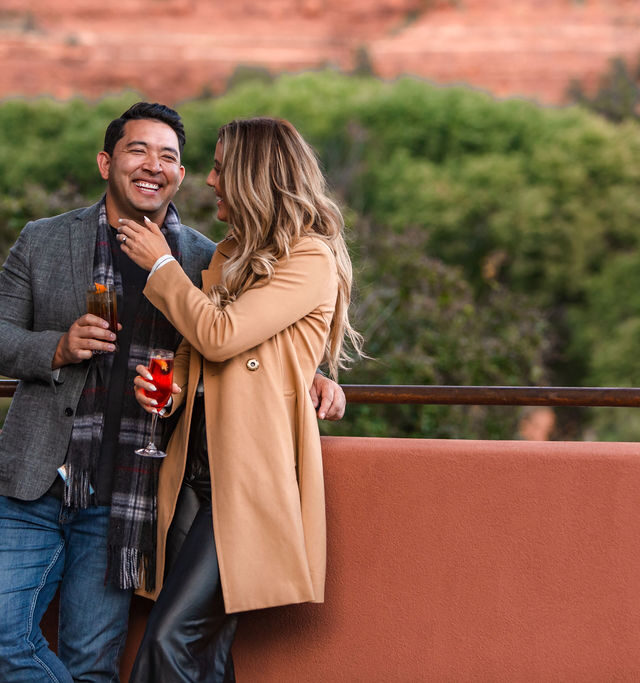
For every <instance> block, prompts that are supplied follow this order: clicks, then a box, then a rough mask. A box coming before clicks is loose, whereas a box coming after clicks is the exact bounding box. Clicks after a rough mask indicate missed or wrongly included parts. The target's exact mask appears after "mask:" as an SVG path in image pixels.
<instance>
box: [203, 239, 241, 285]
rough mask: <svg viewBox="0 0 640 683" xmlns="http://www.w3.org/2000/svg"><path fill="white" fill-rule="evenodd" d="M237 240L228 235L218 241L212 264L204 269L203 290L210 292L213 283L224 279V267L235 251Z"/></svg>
mask: <svg viewBox="0 0 640 683" xmlns="http://www.w3.org/2000/svg"><path fill="white" fill-rule="evenodd" d="M235 247H236V241H235V240H234V239H233V238H232V237H226V238H225V239H223V240H222V242H218V245H217V246H216V250H215V253H214V254H213V258H212V259H211V264H210V266H209V267H208V268H207V269H206V270H203V271H202V291H203V292H208V291H209V290H210V289H211V287H212V286H213V285H217V284H218V283H219V282H220V281H221V279H222V267H223V266H224V264H225V263H226V261H227V259H228V258H229V256H231V254H232V253H233V250H234V249H235Z"/></svg>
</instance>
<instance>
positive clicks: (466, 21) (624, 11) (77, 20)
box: [0, 0, 640, 103]
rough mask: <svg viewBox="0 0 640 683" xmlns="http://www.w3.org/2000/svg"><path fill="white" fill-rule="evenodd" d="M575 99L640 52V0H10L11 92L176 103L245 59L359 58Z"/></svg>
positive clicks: (219, 81) (280, 64)
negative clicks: (124, 94)
mask: <svg viewBox="0 0 640 683" xmlns="http://www.w3.org/2000/svg"><path fill="white" fill-rule="evenodd" d="M363 49H364V50H366V54H367V55H368V57H369V62H370V64H371V66H372V67H373V70H374V72H375V73H376V74H378V75H379V76H381V77H383V78H394V77H396V76H398V75H400V74H415V75H417V76H420V77H424V78H426V79H429V80H431V81H434V82H437V83H465V84H468V85H472V86H475V87H478V88H482V89H485V90H488V91H490V92H492V93H494V94H496V95H498V96H525V97H531V98H534V99H537V100H538V101H540V102H544V103H560V102H562V101H563V98H564V95H565V92H566V88H567V85H568V83H569V81H570V79H571V78H579V79H581V80H583V81H584V82H586V83H588V84H589V83H590V84H593V83H594V82H595V80H596V78H597V76H598V75H599V74H600V73H602V72H603V71H605V70H606V68H607V61H608V59H609V58H611V57H615V56H623V57H626V58H629V59H632V60H634V61H635V60H636V59H637V58H638V55H640V2H639V1H638V0H262V1H261V2H259V1H258V0H145V2H142V0H111V2H109V3H106V2H105V3H98V2H96V1H95V0H56V1H55V2H52V1H51V0H1V2H0V64H1V65H2V68H0V97H6V96H11V95H27V96H32V95H40V94H47V95H53V96H55V97H58V98H68V97H71V96H73V95H84V96H87V97H90V98H97V97H100V96H102V95H104V94H106V93H113V92H120V91H122V90H123V89H127V88H130V89H134V90H136V91H138V92H140V93H141V94H142V95H143V96H144V97H147V98H149V99H158V100H161V101H164V102H167V103H176V102H179V101H181V100H184V99H188V98H190V97H195V96H197V95H199V94H201V93H203V92H214V93H215V92H220V91H221V90H223V89H224V86H225V84H226V82H227V80H228V78H229V76H230V75H231V74H232V73H233V71H234V69H235V68H236V67H237V66H238V65H253V66H260V67H264V68H266V69H268V70H269V71H271V72H272V73H278V72H281V71H299V70H304V69H310V68H317V67H320V66H323V65H327V64H330V65H334V66H336V67H337V68H340V69H342V70H345V71H349V70H351V69H352V68H353V67H354V64H355V62H356V59H357V54H358V53H359V52H360V53H361V54H362V50H363Z"/></svg>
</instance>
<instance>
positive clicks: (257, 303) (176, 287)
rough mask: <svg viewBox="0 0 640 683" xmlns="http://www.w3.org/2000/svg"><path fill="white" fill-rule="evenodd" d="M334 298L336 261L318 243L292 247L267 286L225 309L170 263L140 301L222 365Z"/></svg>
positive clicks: (330, 303) (329, 306) (155, 276)
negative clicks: (215, 304) (162, 314)
mask: <svg viewBox="0 0 640 683" xmlns="http://www.w3.org/2000/svg"><path fill="white" fill-rule="evenodd" d="M336 293H337V272H336V264H335V258H334V256H333V254H332V253H331V251H330V250H329V249H328V247H327V246H326V245H325V244H323V243H321V242H320V241H319V240H315V239H308V240H305V241H304V242H300V243H299V244H298V245H296V248H294V249H293V250H292V252H291V254H290V256H289V258H288V259H287V260H286V261H285V262H282V263H280V264H278V266H277V267H276V270H275V274H274V276H273V278H272V279H271V280H270V281H269V283H268V284H266V285H264V286H261V287H254V288H251V289H249V290H247V291H246V292H243V293H242V294H241V295H240V296H239V297H238V298H237V299H236V300H235V301H234V302H233V303H231V304H228V305H227V306H225V307H224V308H219V307H217V306H214V304H213V303H212V302H211V300H210V299H209V297H208V296H207V295H206V294H204V293H203V292H202V291H200V290H199V289H197V288H196V287H194V286H193V285H192V284H191V282H190V281H189V278H188V277H187V276H186V275H185V273H184V272H183V271H182V269H181V268H180V266H179V265H178V264H177V263H175V262H172V263H168V264H167V265H166V266H164V267H162V268H160V269H159V270H158V271H156V272H155V273H154V274H153V275H152V276H151V277H150V278H149V281H148V283H147V286H146V288H145V290H144V294H145V296H146V297H147V298H148V299H149V301H151V303H152V304H153V305H154V306H156V307H157V308H158V309H159V310H160V311H161V312H162V313H164V315H165V316H166V317H167V318H168V320H169V321H170V322H171V324H172V325H173V326H174V327H175V328H176V329H177V330H178V331H179V332H180V333H181V334H182V335H183V336H184V337H185V339H188V340H189V342H190V343H191V344H192V345H193V346H194V347H195V348H196V349H197V350H198V351H199V352H200V353H201V354H202V355H203V356H204V357H205V358H206V359H207V360H209V361H213V362H221V361H225V360H228V359H229V358H232V357H233V356H236V355H237V354H239V353H242V352H243V351H246V350H247V349H251V348H253V347H254V346H257V345H258V344H260V343H262V342H264V341H266V340H267V339H270V338H271V337H273V336H274V335H276V334H277V333H278V332H281V331H282V330H284V329H286V328H287V327H289V326H290V325H292V324H294V323H296V322H297V321H298V320H300V319H302V318H303V317H304V316H305V315H308V314H309V313H311V312H312V311H314V310H315V309H317V308H318V307H320V306H322V305H323V304H326V306H327V309H328V310H332V309H333V305H334V304H335V298H336Z"/></svg>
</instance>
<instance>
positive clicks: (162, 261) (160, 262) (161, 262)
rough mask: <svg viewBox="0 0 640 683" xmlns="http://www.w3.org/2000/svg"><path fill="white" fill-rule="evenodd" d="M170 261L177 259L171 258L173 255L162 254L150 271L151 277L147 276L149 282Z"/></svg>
mask: <svg viewBox="0 0 640 683" xmlns="http://www.w3.org/2000/svg"><path fill="white" fill-rule="evenodd" d="M169 261H175V258H174V257H173V256H171V254H162V256H160V257H159V258H158V259H157V260H156V262H155V263H154V264H153V266H151V270H150V271H149V275H148V276H147V280H148V279H149V278H150V277H151V276H152V275H153V274H154V273H155V272H156V270H158V269H159V268H162V266H164V265H166V264H167V263H169Z"/></svg>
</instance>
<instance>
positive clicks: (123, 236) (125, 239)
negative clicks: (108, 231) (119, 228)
mask: <svg viewBox="0 0 640 683" xmlns="http://www.w3.org/2000/svg"><path fill="white" fill-rule="evenodd" d="M120 241H121V242H122V244H124V243H125V242H126V241H127V236H126V235H122V239H121V240H120Z"/></svg>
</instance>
